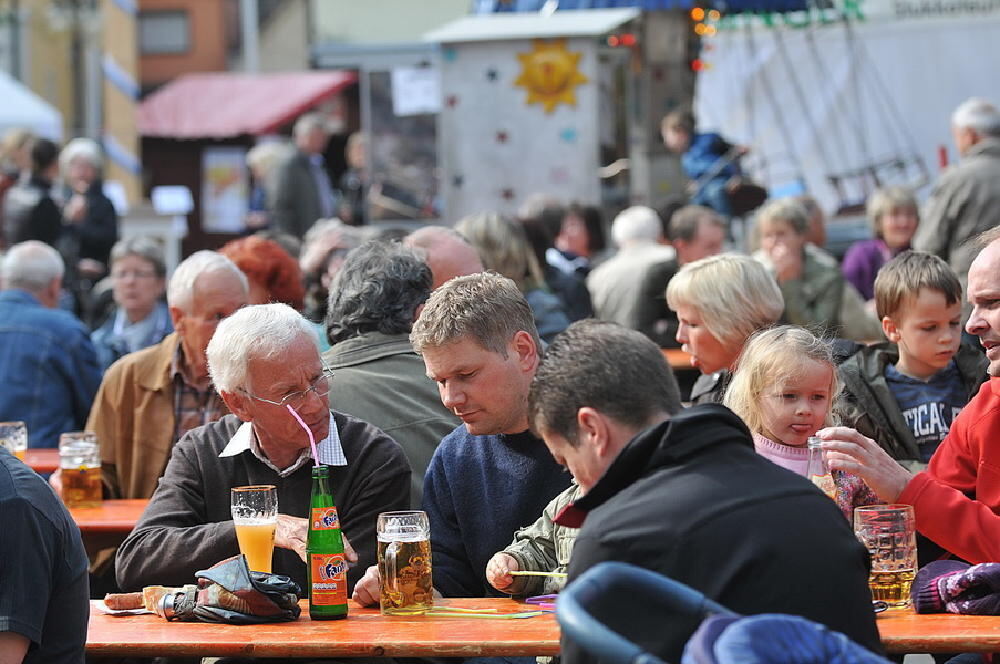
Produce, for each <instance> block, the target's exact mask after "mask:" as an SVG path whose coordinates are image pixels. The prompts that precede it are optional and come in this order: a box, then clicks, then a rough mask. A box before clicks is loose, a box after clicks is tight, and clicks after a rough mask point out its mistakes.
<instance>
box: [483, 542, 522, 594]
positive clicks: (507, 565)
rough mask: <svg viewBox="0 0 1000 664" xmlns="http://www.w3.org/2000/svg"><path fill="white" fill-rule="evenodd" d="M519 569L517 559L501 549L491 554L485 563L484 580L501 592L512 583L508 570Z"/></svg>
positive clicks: (512, 579) (512, 578)
mask: <svg viewBox="0 0 1000 664" xmlns="http://www.w3.org/2000/svg"><path fill="white" fill-rule="evenodd" d="M519 569H520V567H519V566H518V564H517V560H515V559H514V557H513V556H510V555H507V554H506V553H504V552H503V551H501V552H500V553H495V554H493V557H492V558H490V562H489V563H487V565H486V580H487V581H488V582H489V584H490V585H491V586H493V587H494V588H496V589H497V590H499V591H501V592H503V591H504V589H506V588H510V586H511V585H512V584H513V583H514V577H512V576H511V575H510V572H516V571H518V570H519Z"/></svg>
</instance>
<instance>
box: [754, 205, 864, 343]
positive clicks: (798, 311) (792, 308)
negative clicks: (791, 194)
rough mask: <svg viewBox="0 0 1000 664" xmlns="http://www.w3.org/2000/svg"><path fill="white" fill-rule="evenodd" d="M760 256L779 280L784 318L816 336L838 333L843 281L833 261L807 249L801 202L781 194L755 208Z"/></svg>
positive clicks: (805, 218) (806, 225) (806, 219)
mask: <svg viewBox="0 0 1000 664" xmlns="http://www.w3.org/2000/svg"><path fill="white" fill-rule="evenodd" d="M757 228H758V232H759V234H760V250H759V251H757V252H756V253H755V254H754V258H756V259H757V260H759V261H761V263H763V264H764V265H765V266H766V267H767V268H768V269H770V271H771V273H772V274H773V275H774V278H775V279H776V280H777V282H778V286H779V287H780V288H781V294H782V296H784V299H785V311H784V314H783V316H782V318H783V319H784V321H785V322H787V323H791V324H792V325H800V326H802V327H806V328H809V329H810V330H812V331H813V332H814V333H816V334H818V335H821V336H834V337H835V336H838V335H839V334H840V332H841V324H842V322H841V320H840V318H841V317H840V310H841V302H842V299H843V296H844V286H845V285H846V282H845V281H844V278H843V276H841V274H840V270H838V269H837V267H836V266H835V265H832V264H828V263H824V262H821V261H820V260H818V259H817V258H816V256H815V255H814V254H813V253H812V252H807V251H806V237H807V234H808V232H809V215H808V213H807V212H806V209H805V208H804V207H803V206H802V204H801V203H799V202H798V201H796V200H795V199H792V198H783V199H779V200H777V201H774V202H772V203H768V204H767V205H765V206H764V207H763V208H761V210H760V212H758V213H757Z"/></svg>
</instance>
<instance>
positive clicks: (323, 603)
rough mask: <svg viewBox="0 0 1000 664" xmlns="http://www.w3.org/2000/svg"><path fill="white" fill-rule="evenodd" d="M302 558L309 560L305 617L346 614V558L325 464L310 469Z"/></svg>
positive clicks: (334, 618) (327, 616)
mask: <svg viewBox="0 0 1000 664" xmlns="http://www.w3.org/2000/svg"><path fill="white" fill-rule="evenodd" d="M306 558H307V559H308V561H309V562H308V567H309V617H310V618H312V619H313V620H339V619H341V618H346V617H347V558H346V557H345V556H344V538H343V537H342V536H341V534H340V517H339V516H337V506H336V505H334V504H333V492H332V491H330V468H329V467H328V466H314V467H313V469H312V498H311V500H310V501H309V538H308V539H307V540H306Z"/></svg>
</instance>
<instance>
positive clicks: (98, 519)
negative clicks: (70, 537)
mask: <svg viewBox="0 0 1000 664" xmlns="http://www.w3.org/2000/svg"><path fill="white" fill-rule="evenodd" d="M148 504H149V501H148V500H146V499H141V498H135V499H125V500H104V501H101V506H100V507H74V508H72V509H70V511H69V513H70V515H72V517H73V520H74V521H76V525H77V526H79V527H80V532H81V533H83V534H84V535H87V534H88V533H118V534H125V535H127V534H129V533H130V532H132V529H133V528H135V524H136V522H137V521H138V520H139V517H140V516H142V511H143V510H144V509H146V505H148Z"/></svg>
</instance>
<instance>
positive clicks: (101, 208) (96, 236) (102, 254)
mask: <svg viewBox="0 0 1000 664" xmlns="http://www.w3.org/2000/svg"><path fill="white" fill-rule="evenodd" d="M70 196H72V194H69V195H67V196H66V200H67V201H68V200H69V198H70ZM84 197H85V198H86V199H87V209H86V212H84V216H83V222H82V223H80V224H67V226H66V232H67V234H69V235H71V236H72V239H73V242H74V243H75V245H76V246H74V247H73V250H74V251H75V253H76V258H90V259H93V260H95V261H98V262H100V263H103V264H104V266H105V268H106V269H108V270H110V269H111V266H110V263H109V262H110V259H111V248H112V247H113V246H114V245H115V242H117V241H118V212H117V211H116V210H115V206H114V203H112V202H111V199H110V198H108V197H107V196H105V195H104V191H103V185H102V184H101V181H100V180H98V181H96V182H94V183H93V184H91V185H90V187H89V188H88V189H87V192H86V193H85V194H84Z"/></svg>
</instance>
